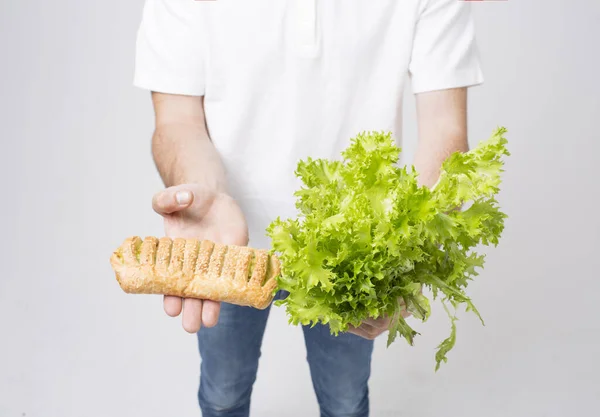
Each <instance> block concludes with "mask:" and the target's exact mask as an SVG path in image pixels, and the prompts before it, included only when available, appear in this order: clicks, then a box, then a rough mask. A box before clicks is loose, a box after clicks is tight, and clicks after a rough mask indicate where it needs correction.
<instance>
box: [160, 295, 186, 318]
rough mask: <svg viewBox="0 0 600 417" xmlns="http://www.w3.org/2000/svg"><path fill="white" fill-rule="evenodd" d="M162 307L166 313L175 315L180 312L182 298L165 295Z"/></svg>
mask: <svg viewBox="0 0 600 417" xmlns="http://www.w3.org/2000/svg"><path fill="white" fill-rule="evenodd" d="M163 307H164V309H165V313H167V314H168V315H169V316H171V317H177V316H178V315H179V314H181V307H182V300H181V298H179V297H173V296H170V295H165V297H164V301H163Z"/></svg>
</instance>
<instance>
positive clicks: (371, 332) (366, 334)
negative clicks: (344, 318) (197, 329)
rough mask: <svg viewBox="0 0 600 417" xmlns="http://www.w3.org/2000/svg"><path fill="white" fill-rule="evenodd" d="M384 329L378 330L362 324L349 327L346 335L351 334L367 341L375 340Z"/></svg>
mask: <svg viewBox="0 0 600 417" xmlns="http://www.w3.org/2000/svg"><path fill="white" fill-rule="evenodd" d="M385 330H386V329H380V328H377V327H374V326H371V325H370V324H367V323H363V324H361V325H360V326H359V327H354V326H350V327H349V328H348V333H353V334H355V335H357V336H360V337H363V338H365V339H368V340H375V339H376V338H377V336H379V335H380V334H381V333H383V332H384V331H385Z"/></svg>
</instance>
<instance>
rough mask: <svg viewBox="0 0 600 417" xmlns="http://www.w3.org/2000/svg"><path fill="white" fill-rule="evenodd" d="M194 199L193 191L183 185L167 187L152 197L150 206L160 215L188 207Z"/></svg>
mask: <svg viewBox="0 0 600 417" xmlns="http://www.w3.org/2000/svg"><path fill="white" fill-rule="evenodd" d="M193 200H194V193H192V192H191V191H190V190H188V189H186V188H185V186H176V187H169V188H167V189H166V190H163V191H161V192H159V193H156V194H155V195H154V197H153V198H152V208H153V209H154V211H155V212H157V213H158V214H160V215H161V216H165V215H167V214H171V213H175V212H177V211H181V210H183V209H185V208H187V207H189V206H190V205H191V204H192V202H193Z"/></svg>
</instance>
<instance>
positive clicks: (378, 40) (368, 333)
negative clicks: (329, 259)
mask: <svg viewBox="0 0 600 417" xmlns="http://www.w3.org/2000/svg"><path fill="white" fill-rule="evenodd" d="M407 75H408V76H409V77H407ZM407 79H408V80H409V82H410V83H411V85H412V89H413V92H414V93H415V96H416V104H417V115H418V131H419V143H418V147H417V152H416V156H415V160H414V164H415V166H416V167H417V169H418V170H419V172H420V180H421V182H422V183H424V184H427V185H432V184H433V183H435V181H436V179H437V176H438V171H439V167H440V165H441V163H442V161H443V159H444V158H445V157H446V156H448V155H449V154H450V153H451V152H454V151H466V150H467V133H466V131H467V120H466V103H467V92H466V88H467V87H469V86H473V85H476V84H480V83H481V82H482V80H483V79H482V74H481V70H480V64H479V58H478V54H477V50H476V46H475V40H474V29H473V24H472V21H471V16H470V11H469V8H468V4H466V3H463V2H459V1H457V0H377V1H365V0H254V1H235V0H217V1H194V0H146V5H145V9H144V13H143V19H142V23H141V26H140V29H139V32H138V39H137V59H136V71H135V85H137V86H138V87H141V88H144V89H147V90H150V91H152V99H153V104H154V110H155V115H156V129H155V133H154V136H153V139H152V151H153V155H154V160H155V162H156V166H157V168H158V171H159V173H160V175H161V177H162V179H163V181H164V183H165V186H166V187H167V188H166V189H165V190H164V191H162V192H160V193H159V194H157V195H156V196H154V199H153V207H154V209H155V210H156V211H157V212H158V213H159V214H161V215H162V216H163V217H164V221H165V230H166V233H167V235H169V236H178V237H195V238H201V239H209V240H213V241H216V242H220V243H226V244H237V245H246V244H250V245H251V246H253V247H265V248H267V247H269V242H268V241H267V238H266V237H265V228H266V226H267V225H268V224H269V223H270V221H272V220H273V219H274V218H276V217H277V216H282V217H283V218H285V217H290V216H294V215H295V209H294V202H295V199H294V196H293V193H294V191H295V190H296V189H297V188H298V184H297V182H296V177H295V175H294V169H295V167H296V163H297V161H298V160H299V159H303V158H306V157H307V156H312V157H313V158H318V157H325V158H339V156H340V151H341V150H342V149H344V148H345V147H346V146H347V145H348V143H349V140H350V138H352V137H354V136H356V134H357V133H359V132H361V131H368V130H377V131H392V132H393V133H394V135H395V137H396V138H400V135H401V115H402V96H403V89H404V86H405V82H406V81H407ZM279 296H285V295H284V294H280V295H279ZM164 309H165V311H166V313H167V314H168V315H170V316H178V315H180V314H181V313H182V311H183V314H182V323H183V327H184V329H185V330H186V331H188V332H190V333H196V332H197V333H198V342H199V348H200V356H201V359H202V366H201V378H200V389H199V395H198V397H199V403H200V407H201V409H202V412H203V415H204V416H205V417H214V416H236V417H237V416H247V415H248V413H249V408H250V396H251V391H252V386H253V383H254V380H255V377H256V372H257V368H258V359H259V355H260V346H261V341H262V336H263V332H264V329H265V324H266V320H267V316H268V314H269V309H267V310H264V311H260V310H254V309H251V308H245V307H239V306H233V305H229V304H224V303H223V304H222V305H219V303H216V302H214V301H211V300H204V301H200V300H191V299H186V300H181V299H179V298H175V297H165V299H164ZM387 324H388V321H387V320H386V319H379V320H370V321H367V322H365V323H364V324H363V325H361V326H360V327H358V328H355V329H352V331H351V332H349V333H345V334H341V335H340V336H338V337H334V336H331V335H330V333H329V330H328V329H327V327H326V326H315V327H314V328H306V327H305V328H304V329H303V330H304V336H305V341H306V347H307V354H308V356H307V357H308V362H309V365H310V370H311V377H312V380H313V386H314V389H315V392H316V394H317V398H318V402H319V405H320V409H321V415H322V416H327V417H336V416H367V415H368V412H369V398H368V388H367V383H368V379H369V375H370V364H371V353H372V349H373V339H374V338H375V337H376V336H378V335H379V334H381V333H383V332H385V330H386V328H387Z"/></svg>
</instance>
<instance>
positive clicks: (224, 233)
mask: <svg viewBox="0 0 600 417" xmlns="http://www.w3.org/2000/svg"><path fill="white" fill-rule="evenodd" d="M152 208H153V209H154V211H156V212H157V213H158V214H160V215H161V216H163V218H164V222H165V233H166V235H167V236H168V237H171V238H176V237H181V238H195V239H206V240H211V241H213V242H215V243H221V244H226V245H238V246H245V245H247V244H248V226H247V224H246V220H245V218H244V214H243V213H242V210H241V209H240V207H239V206H238V204H237V203H236V202H235V200H234V199H233V198H232V197H231V196H229V195H227V194H225V193H223V192H218V191H213V190H211V189H209V188H206V187H203V186H201V185H198V184H183V185H177V186H174V187H169V188H167V189H165V190H164V191H161V192H159V193H157V194H156V195H155V196H154V198H153V199H152ZM164 309H165V312H166V313H167V314H168V315H169V316H171V317H177V316H178V315H179V314H180V313H181V311H182V310H183V317H182V324H183V328H184V329H185V330H186V331H187V332H189V333H196V332H197V331H198V330H200V328H201V327H202V326H206V327H212V326H214V325H216V324H217V321H218V318H219V310H220V303H218V302H216V301H212V300H198V299H192V298H186V299H182V298H179V297H173V296H165V297H164Z"/></svg>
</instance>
